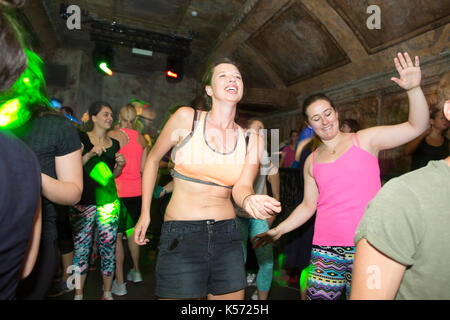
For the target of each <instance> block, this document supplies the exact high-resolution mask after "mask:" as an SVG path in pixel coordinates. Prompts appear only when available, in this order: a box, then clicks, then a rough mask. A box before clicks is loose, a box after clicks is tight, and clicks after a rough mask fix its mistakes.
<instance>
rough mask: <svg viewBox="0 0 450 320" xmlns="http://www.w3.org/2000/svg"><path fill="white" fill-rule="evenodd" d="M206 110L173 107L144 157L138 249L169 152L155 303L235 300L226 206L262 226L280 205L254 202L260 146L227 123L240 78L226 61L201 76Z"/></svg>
mask: <svg viewBox="0 0 450 320" xmlns="http://www.w3.org/2000/svg"><path fill="white" fill-rule="evenodd" d="M204 85H205V91H206V94H207V95H208V98H209V99H208V100H209V101H210V102H211V105H212V108H211V110H210V111H200V112H198V113H197V111H196V110H194V109H192V108H190V107H181V108H180V109H178V110H177V111H176V112H175V113H174V114H173V115H172V117H170V119H169V120H168V121H167V123H166V125H165V126H164V128H163V130H162V132H161V134H160V135H159V137H158V139H157V141H156V144H155V145H154V147H153V148H152V150H151V151H150V154H149V156H148V157H147V160H146V164H145V168H144V173H143V176H142V210H141V217H140V219H139V222H138V224H137V225H136V228H135V241H136V242H137V243H138V244H140V245H143V244H145V243H147V242H148V240H147V239H145V233H146V230H147V228H148V226H149V224H150V205H151V197H152V193H153V189H154V187H155V182H156V176H157V172H158V167H159V161H160V160H161V159H162V157H163V156H164V155H165V154H166V153H167V151H169V150H170V149H171V148H172V147H173V152H172V160H173V161H174V163H175V167H174V169H173V170H172V176H173V177H174V191H173V194H172V197H171V200H170V202H169V204H168V206H167V209H166V213H165V216H164V224H163V226H162V230H161V237H160V250H159V253H158V260H157V261H158V263H157V266H156V293H155V294H156V296H157V297H159V298H170V299H185V298H204V297H208V299H243V298H244V288H245V287H246V286H247V282H246V277H245V265H244V259H243V252H242V246H241V239H240V236H239V233H238V230H237V227H236V222H235V217H236V214H235V211H234V208H233V204H232V201H231V197H233V199H234V201H235V203H237V204H238V205H239V206H241V207H243V208H244V209H245V210H246V212H247V213H249V214H250V216H252V217H254V218H257V219H267V218H269V217H271V216H272V215H273V214H274V213H276V212H279V211H280V203H279V202H278V201H276V200H275V199H273V198H271V197H269V196H267V195H255V194H254V190H253V180H254V179H255V177H256V175H257V173H258V168H259V155H260V154H261V153H262V146H263V142H262V139H261V138H259V137H258V136H257V135H256V134H251V135H250V138H249V142H248V145H247V144H246V139H245V135H244V130H243V129H242V128H240V127H239V126H238V125H237V124H236V123H235V122H234V118H235V114H236V105H237V103H238V102H239V101H240V100H241V98H242V95H243V93H244V83H243V81H242V76H241V73H240V71H239V69H238V68H237V67H236V65H235V64H234V63H233V62H232V61H230V60H222V61H219V62H217V63H215V64H212V65H211V66H210V67H209V68H208V70H207V72H206V75H205V77H204Z"/></svg>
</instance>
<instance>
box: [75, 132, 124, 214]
mask: <svg viewBox="0 0 450 320" xmlns="http://www.w3.org/2000/svg"><path fill="white" fill-rule="evenodd" d="M110 139H111V140H112V145H111V147H109V148H107V149H106V152H103V153H102V155H101V156H100V157H99V156H97V155H96V156H93V157H92V158H91V159H89V161H88V162H86V164H85V165H84V166H83V194H82V196H81V200H80V202H79V204H82V205H103V204H105V203H111V202H113V200H114V199H116V198H117V191H116V190H115V183H114V179H110V180H109V181H108V182H109V183H108V185H107V186H103V185H100V184H99V183H98V182H97V181H95V180H94V179H92V177H91V175H90V173H91V171H92V170H93V169H94V167H95V166H96V165H97V164H98V163H99V162H104V163H105V164H106V165H107V166H108V168H109V170H111V172H112V171H114V166H115V164H116V153H117V152H118V151H119V149H120V144H119V141H117V140H115V139H113V138H110ZM80 140H81V142H82V143H83V145H84V150H83V155H85V154H86V153H88V152H89V151H91V149H92V148H93V147H94V145H93V144H92V143H91V140H90V139H89V136H88V135H87V133H85V132H80ZM104 191H105V192H106V193H107V194H108V196H107V197H106V196H105V192H104ZM99 193H101V194H102V197H101V198H102V199H101V200H100V199H99ZM103 202H104V203H103Z"/></svg>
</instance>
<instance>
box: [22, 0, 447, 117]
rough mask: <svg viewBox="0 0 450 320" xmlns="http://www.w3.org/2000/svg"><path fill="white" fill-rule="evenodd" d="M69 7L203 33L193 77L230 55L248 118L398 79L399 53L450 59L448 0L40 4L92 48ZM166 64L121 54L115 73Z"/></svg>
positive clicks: (72, 37) (59, 30)
mask: <svg viewBox="0 0 450 320" xmlns="http://www.w3.org/2000/svg"><path fill="white" fill-rule="evenodd" d="M28 2H32V1H28ZM33 2H38V1H33ZM61 3H66V4H77V5H79V6H80V7H81V8H82V9H83V10H84V11H86V12H89V14H91V15H95V17H96V18H98V19H103V20H105V21H109V22H112V21H115V22H116V23H118V24H121V25H126V26H130V27H134V28H138V29H143V30H149V31H153V32H158V33H163V34H167V35H173V34H176V35H178V36H181V37H189V35H190V32H191V31H195V32H197V33H198V35H197V36H196V37H194V39H192V41H191V45H190V49H191V51H192V53H191V54H190V55H189V57H188V58H186V60H185V62H186V67H185V72H186V74H187V75H190V76H195V77H199V75H200V74H201V73H202V71H203V70H204V68H205V66H206V65H207V63H208V62H209V61H212V60H214V59H215V58H218V57H222V56H231V57H232V58H233V59H235V60H237V61H238V62H239V63H240V64H241V65H242V72H243V74H244V77H245V83H246V88H247V95H246V97H245V101H244V102H243V106H242V110H243V112H244V113H248V114H249V115H255V114H260V115H263V114H271V113H273V112H280V111H284V110H289V109H292V108H293V107H295V106H296V104H297V101H299V100H300V98H301V97H303V96H304V95H307V94H310V93H312V92H316V91H319V90H324V89H327V88H333V87H339V86H340V85H342V84H343V83H349V82H352V81H355V80H359V79H367V78H368V77H369V78H370V77H374V76H376V75H380V74H382V75H383V74H389V73H392V72H394V71H395V70H394V66H393V62H392V59H393V57H394V56H395V54H396V52H397V51H399V50H408V51H410V52H411V53H412V54H414V55H419V56H421V58H422V61H426V59H427V57H430V56H432V57H441V58H442V57H444V58H443V59H444V60H445V61H444V64H445V63H447V64H448V63H449V62H448V57H449V48H450V46H449V35H450V26H449V22H450V2H449V1H448V0H433V1H429V0H383V1H375V0H360V1H357V0H246V1H243V0H151V1H149V0H79V1H76V0H70V1H67V0H61V1H54V0H42V1H41V2H40V5H41V7H42V8H41V10H42V11H43V12H45V14H46V16H47V18H48V22H47V24H48V23H49V24H51V26H52V28H53V30H54V37H55V38H56V40H57V42H58V45H59V46H79V47H85V46H86V45H92V42H91V41H90V38H89V27H86V25H87V26H89V23H86V25H82V30H75V31H74V30H67V28H66V27H65V21H64V20H63V19H61V17H60V16H59V9H60V4H61ZM371 4H376V5H378V6H379V7H380V9H381V29H380V30H377V29H373V30H371V29H369V28H368V27H367V23H366V22H367V19H368V18H369V16H370V13H367V7H368V6H369V5H371ZM33 6H38V4H36V3H35V4H33ZM195 13H196V14H195ZM29 18H30V20H32V17H31V16H30V17H29ZM34 19H37V18H36V17H34ZM41 20H42V19H41ZM31 22H32V23H33V21H31ZM40 36H42V37H43V36H44V35H41V34H40ZM49 37H50V35H49ZM132 58H133V59H132ZM165 59H166V55H165V54H162V53H154V55H153V57H151V58H141V57H135V56H132V54H131V52H130V49H129V48H125V47H121V46H120V45H118V46H117V48H116V61H117V62H118V66H117V68H118V69H119V71H120V70H123V72H127V73H135V74H145V73H146V72H152V71H155V70H161V71H162V70H163V69H164V68H165ZM388 80H389V79H388Z"/></svg>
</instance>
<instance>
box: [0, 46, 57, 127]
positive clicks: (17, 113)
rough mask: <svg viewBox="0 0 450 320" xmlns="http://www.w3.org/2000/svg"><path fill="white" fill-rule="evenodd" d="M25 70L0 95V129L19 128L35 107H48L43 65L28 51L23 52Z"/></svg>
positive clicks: (39, 59) (36, 56) (37, 57)
mask: <svg viewBox="0 0 450 320" xmlns="http://www.w3.org/2000/svg"><path fill="white" fill-rule="evenodd" d="M25 54H26V56H27V68H26V69H25V71H24V72H23V73H22V74H21V75H20V77H19V78H18V79H17V81H16V82H15V83H14V85H13V86H12V87H11V88H10V89H9V90H7V91H5V92H1V93H0V127H3V128H5V129H13V128H17V127H20V126H21V125H23V124H24V123H25V122H27V121H28V120H29V119H30V117H31V110H32V108H33V106H35V105H44V106H48V105H49V100H48V97H47V95H46V93H45V79H44V74H43V67H44V63H43V62H42V60H41V58H39V56H38V55H37V54H35V53H34V52H32V51H30V50H25Z"/></svg>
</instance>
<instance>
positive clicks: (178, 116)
mask: <svg viewBox="0 0 450 320" xmlns="http://www.w3.org/2000/svg"><path fill="white" fill-rule="evenodd" d="M193 117H194V109H192V108H189V107H181V108H180V109H178V110H177V111H176V112H175V113H174V114H173V115H172V116H171V117H170V119H169V120H168V121H167V123H166V125H165V126H164V128H163V130H162V131H161V134H160V135H159V137H158V140H156V143H155V145H154V146H153V147H152V149H151V150H150V153H149V154H148V156H147V159H146V160H145V165H144V172H143V173H142V207H141V215H140V218H139V221H138V223H137V224H136V227H135V228H134V234H135V236H134V241H135V242H136V243H137V244H139V245H144V244H146V243H147V242H148V241H149V240H148V239H145V233H146V231H147V228H148V226H149V225H150V206H151V202H152V195H153V189H154V187H155V183H156V177H157V175H158V168H159V161H160V160H161V159H162V157H163V156H164V155H165V154H166V153H167V152H168V151H169V150H170V149H171V148H172V147H173V146H175V145H176V144H177V143H178V141H179V140H180V139H183V138H184V137H185V136H186V135H187V134H189V133H190V130H191V128H192V120H193Z"/></svg>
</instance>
